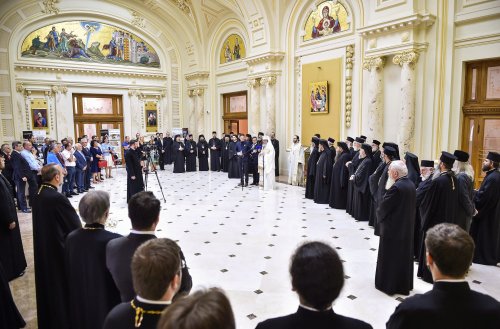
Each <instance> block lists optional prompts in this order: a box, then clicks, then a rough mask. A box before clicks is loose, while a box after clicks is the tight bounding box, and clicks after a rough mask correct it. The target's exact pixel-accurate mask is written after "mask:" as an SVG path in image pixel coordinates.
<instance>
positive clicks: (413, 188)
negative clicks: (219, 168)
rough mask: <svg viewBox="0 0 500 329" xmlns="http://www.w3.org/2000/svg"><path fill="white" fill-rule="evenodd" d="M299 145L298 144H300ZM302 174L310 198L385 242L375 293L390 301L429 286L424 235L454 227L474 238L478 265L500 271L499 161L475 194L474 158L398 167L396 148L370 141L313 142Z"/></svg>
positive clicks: (446, 156) (445, 156) (494, 155)
mask: <svg viewBox="0 0 500 329" xmlns="http://www.w3.org/2000/svg"><path fill="white" fill-rule="evenodd" d="M296 138H298V137H295V138H294V143H295V139H296ZM311 142H312V143H311V148H310V150H311V152H310V156H309V159H308V161H307V167H306V168H305V175H306V178H307V181H306V190H305V197H306V198H308V199H312V200H314V202H315V203H318V204H329V205H330V207H332V208H335V209H346V212H347V213H348V214H350V215H351V216H352V217H354V219H355V220H357V221H366V222H368V225H369V226H371V227H373V228H374V234H375V235H377V236H380V243H379V250H378V261H377V271H376V279H375V286H376V288H377V289H379V290H381V291H383V292H385V293H387V294H389V295H393V294H403V295H408V294H409V292H410V290H412V289H413V261H414V259H415V260H418V264H419V266H418V273H417V276H418V277H420V278H422V279H423V280H424V281H426V282H429V283H432V276H431V274H430V272H429V270H428V268H427V264H426V249H425V243H424V241H425V236H426V231H427V230H428V229H429V228H431V227H433V226H435V225H437V224H439V223H452V224H456V225H458V226H460V227H461V228H462V229H464V230H466V231H467V232H469V234H470V235H471V236H472V237H473V239H474V242H475V245H476V248H475V252H474V259H473V262H474V263H478V264H484V265H496V264H497V263H500V171H499V163H500V154H499V153H498V152H489V153H488V155H487V156H486V158H485V159H484V161H483V166H482V171H483V172H484V173H485V175H486V176H485V178H484V180H483V182H482V184H481V187H480V188H479V190H477V191H476V190H474V184H473V182H474V171H473V168H472V166H471V165H470V162H469V154H468V153H467V152H464V151H462V150H456V151H455V152H454V153H453V154H451V153H448V152H445V151H443V152H442V154H441V156H440V158H439V161H436V162H435V161H434V160H422V161H421V162H420V163H419V161H418V157H417V156H416V155H415V154H413V153H410V152H406V153H405V155H404V159H403V160H401V159H400V152H399V147H398V145H397V144H395V143H391V142H385V143H383V144H382V143H381V142H379V141H378V140H373V141H372V143H371V144H369V143H367V142H366V137H365V136H359V137H356V138H351V137H347V139H346V140H345V141H339V142H337V147H336V148H334V143H335V140H334V139H332V138H329V139H328V140H325V139H321V138H320V135H319V134H316V135H315V136H314V137H312V140H311Z"/></svg>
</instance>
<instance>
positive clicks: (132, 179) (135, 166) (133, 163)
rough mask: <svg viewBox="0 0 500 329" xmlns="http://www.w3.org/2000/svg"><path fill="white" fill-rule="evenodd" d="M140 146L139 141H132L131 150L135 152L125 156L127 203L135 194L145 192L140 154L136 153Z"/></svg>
mask: <svg viewBox="0 0 500 329" xmlns="http://www.w3.org/2000/svg"><path fill="white" fill-rule="evenodd" d="M138 146H139V145H138V142H137V140H135V139H134V140H131V141H130V149H131V150H132V151H133V152H127V154H125V168H126V169H127V202H128V200H130V198H131V197H132V196H133V195H134V194H136V193H138V192H140V191H144V181H143V179H142V163H141V157H140V155H139V153H138V152H136V150H137V148H138Z"/></svg>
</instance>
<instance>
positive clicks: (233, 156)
mask: <svg viewBox="0 0 500 329" xmlns="http://www.w3.org/2000/svg"><path fill="white" fill-rule="evenodd" d="M236 143H237V142H236V136H233V141H231V142H230V143H229V148H228V156H229V164H228V177H229V178H238V179H240V164H239V161H238V154H237V153H238V151H237V150H236Z"/></svg>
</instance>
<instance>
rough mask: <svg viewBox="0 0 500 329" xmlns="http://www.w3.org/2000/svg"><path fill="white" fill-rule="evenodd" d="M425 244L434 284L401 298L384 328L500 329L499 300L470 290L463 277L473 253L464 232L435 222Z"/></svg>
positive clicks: (470, 241) (467, 236) (453, 225)
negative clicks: (425, 291)
mask: <svg viewBox="0 0 500 329" xmlns="http://www.w3.org/2000/svg"><path fill="white" fill-rule="evenodd" d="M425 246H426V249H427V259H426V260H427V266H428V267H429V269H430V271H431V273H432V278H433V279H434V287H433V288H432V290H431V291H429V292H427V293H425V294H417V295H415V296H412V297H409V298H407V299H406V300H405V301H403V302H402V303H401V304H400V305H399V306H398V307H397V308H396V311H395V312H394V314H392V315H391V317H390V319H389V321H388V322H387V328H388V329H397V328H405V329H412V328H426V329H433V328H475V329H487V328H488V329H489V328H491V329H493V328H500V303H499V302H498V301H497V300H495V299H494V298H492V297H490V296H488V295H485V294H482V293H479V292H477V291H474V290H471V289H470V287H469V284H468V283H467V281H466V280H465V275H466V273H467V270H468V269H469V267H470V264H471V262H472V255H473V253H474V241H473V240H472V238H471V237H470V236H469V235H468V234H467V232H465V231H464V230H463V229H461V228H460V227H459V226H457V225H455V224H449V223H442V224H438V225H436V226H434V227H432V228H430V229H429V230H428V231H427V235H426V238H425Z"/></svg>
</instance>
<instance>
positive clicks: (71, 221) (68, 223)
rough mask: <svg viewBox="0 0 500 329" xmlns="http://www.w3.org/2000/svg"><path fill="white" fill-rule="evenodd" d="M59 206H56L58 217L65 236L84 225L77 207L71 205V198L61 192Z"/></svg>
mask: <svg viewBox="0 0 500 329" xmlns="http://www.w3.org/2000/svg"><path fill="white" fill-rule="evenodd" d="M57 202H58V204H59V206H57V207H56V217H57V221H58V224H59V227H60V228H61V230H62V232H63V233H64V235H65V237H64V238H66V236H67V235H68V234H69V233H71V232H72V231H74V230H76V229H79V228H81V227H82V223H81V222H80V218H79V217H78V214H77V213H76V211H75V208H73V206H72V205H71V203H70V202H69V200H68V199H67V198H66V197H64V196H63V195H62V194H61V197H59V200H57Z"/></svg>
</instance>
